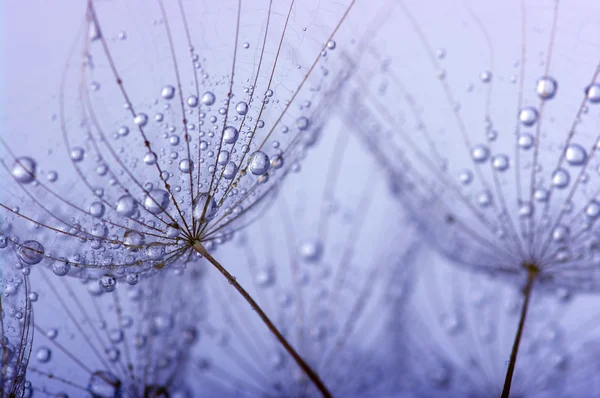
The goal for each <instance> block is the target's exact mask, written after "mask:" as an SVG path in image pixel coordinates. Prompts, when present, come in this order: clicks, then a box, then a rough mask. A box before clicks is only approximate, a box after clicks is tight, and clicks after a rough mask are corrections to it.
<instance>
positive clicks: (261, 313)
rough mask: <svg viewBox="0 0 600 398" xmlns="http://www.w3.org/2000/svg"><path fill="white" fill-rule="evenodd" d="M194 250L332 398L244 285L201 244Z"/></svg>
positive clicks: (326, 397)
mask: <svg viewBox="0 0 600 398" xmlns="http://www.w3.org/2000/svg"><path fill="white" fill-rule="evenodd" d="M193 248H194V250H195V251H197V252H198V253H200V254H201V255H203V256H204V257H205V258H206V259H207V260H208V261H209V262H210V263H211V264H212V265H214V267H215V268H216V269H217V270H219V272H220V273H221V274H222V275H223V276H224V277H225V278H227V281H229V283H230V284H231V285H233V287H235V289H236V290H237V291H238V292H239V293H240V294H241V295H242V297H244V299H245V300H246V301H247V302H248V304H250V306H251V307H252V309H254V310H255V311H256V313H257V314H258V316H260V318H261V319H262V321H263V322H264V323H265V325H267V327H268V328H269V330H270V331H271V333H273V334H274V335H275V337H276V338H277V340H279V342H280V343H281V345H283V347H284V348H285V350H286V351H287V352H288V353H289V354H290V355H291V356H292V358H294V360H295V361H296V363H297V364H298V366H300V368H302V370H303V371H304V373H306V375H307V376H308V378H309V379H310V381H312V383H313V384H314V385H315V387H317V389H318V390H319V391H320V392H321V394H322V395H323V397H324V398H332V395H331V393H330V392H329V390H328V389H327V387H326V386H325V384H324V383H323V381H322V380H321V378H320V377H319V375H318V374H317V373H316V372H315V371H314V370H312V368H311V367H310V366H309V365H308V364H307V363H306V362H305V361H304V359H302V357H301V356H300V355H299V354H298V353H297V352H296V350H294V347H292V346H291V344H290V343H289V342H288V341H287V340H286V339H285V337H283V335H282V334H281V332H280V331H279V329H277V327H276V326H275V325H274V324H273V322H272V321H271V320H270V319H269V317H268V316H267V314H265V312H264V311H263V310H262V309H261V308H260V306H259V305H258V303H257V302H256V301H254V299H253V298H252V296H250V294H249V293H248V292H247V291H246V289H244V288H243V287H242V285H240V284H239V283H238V281H237V280H236V279H235V277H234V276H233V275H231V274H230V273H229V272H228V271H227V270H226V269H225V268H224V267H223V266H222V265H221V264H220V263H219V262H218V261H217V260H216V259H215V258H214V257H213V256H211V255H210V254H209V253H208V252H207V251H206V249H205V248H204V246H203V245H202V243H200V242H196V243H194V246H193Z"/></svg>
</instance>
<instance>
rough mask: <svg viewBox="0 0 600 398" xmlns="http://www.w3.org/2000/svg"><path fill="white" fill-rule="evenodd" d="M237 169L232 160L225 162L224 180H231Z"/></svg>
mask: <svg viewBox="0 0 600 398" xmlns="http://www.w3.org/2000/svg"><path fill="white" fill-rule="evenodd" d="M237 171H238V167H237V165H236V164H235V163H234V162H229V163H227V166H225V168H224V169H223V178H225V179H226V180H231V179H232V178H233V177H235V174H236V173H237Z"/></svg>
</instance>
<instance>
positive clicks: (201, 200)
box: [193, 192, 219, 222]
mask: <svg viewBox="0 0 600 398" xmlns="http://www.w3.org/2000/svg"><path fill="white" fill-rule="evenodd" d="M207 200H208V203H206V201H207ZM205 206H206V210H204V207H205ZM218 212H219V206H217V202H216V201H215V198H214V197H213V196H210V197H209V196H208V193H206V192H204V193H201V194H200V196H198V197H197V198H196V199H195V200H194V209H193V217H194V219H196V220H198V221H200V222H205V221H210V220H212V219H213V218H215V216H216V215H217V213H218ZM202 213H204V218H203V217H202Z"/></svg>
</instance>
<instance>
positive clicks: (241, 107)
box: [235, 101, 248, 116]
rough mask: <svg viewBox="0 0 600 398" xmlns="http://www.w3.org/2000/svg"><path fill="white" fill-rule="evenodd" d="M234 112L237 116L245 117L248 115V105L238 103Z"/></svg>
mask: <svg viewBox="0 0 600 398" xmlns="http://www.w3.org/2000/svg"><path fill="white" fill-rule="evenodd" d="M235 111H236V112H237V113H238V115H242V116H243V115H245V114H247V113H248V104H247V103H245V102H243V101H242V102H238V103H237V105H236V106H235Z"/></svg>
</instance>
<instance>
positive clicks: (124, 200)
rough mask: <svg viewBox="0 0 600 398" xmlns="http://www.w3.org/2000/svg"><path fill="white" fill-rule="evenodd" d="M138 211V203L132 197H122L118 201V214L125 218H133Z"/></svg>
mask: <svg viewBox="0 0 600 398" xmlns="http://www.w3.org/2000/svg"><path fill="white" fill-rule="evenodd" d="M136 210H137V202H136V201H135V199H134V198H133V197H132V196H131V195H124V196H121V197H120V198H119V199H118V200H117V213H118V214H119V215H121V216H124V217H131V216H132V215H134V214H135V211H136Z"/></svg>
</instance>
